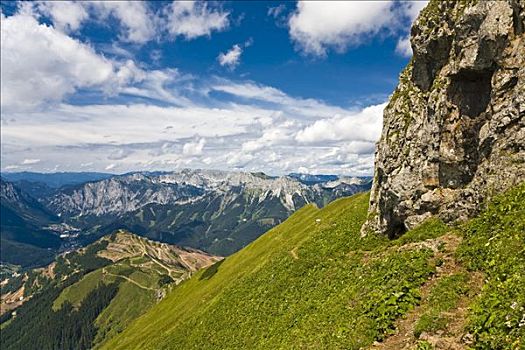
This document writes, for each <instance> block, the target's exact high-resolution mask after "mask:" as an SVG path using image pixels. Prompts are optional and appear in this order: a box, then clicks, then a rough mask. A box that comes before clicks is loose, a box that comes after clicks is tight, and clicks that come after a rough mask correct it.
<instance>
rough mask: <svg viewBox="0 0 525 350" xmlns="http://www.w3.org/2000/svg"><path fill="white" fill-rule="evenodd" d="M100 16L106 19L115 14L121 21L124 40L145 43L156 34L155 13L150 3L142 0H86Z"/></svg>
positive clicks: (85, 4)
mask: <svg viewBox="0 0 525 350" xmlns="http://www.w3.org/2000/svg"><path fill="white" fill-rule="evenodd" d="M84 6H91V7H92V8H93V9H94V11H95V13H96V14H97V15H98V17H99V18H101V19H102V20H104V18H106V17H108V16H113V17H115V18H116V19H118V21H119V22H120V24H121V26H122V33H121V34H120V38H121V39H122V40H123V41H128V42H134V43H140V44H143V43H145V42H147V41H149V40H151V39H152V38H153V37H154V36H155V23H154V19H155V15H154V14H153V13H152V12H151V11H150V10H149V8H148V4H147V3H146V2H142V1H98V2H91V3H90V2H86V3H84Z"/></svg>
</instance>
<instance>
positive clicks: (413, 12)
mask: <svg viewBox="0 0 525 350" xmlns="http://www.w3.org/2000/svg"><path fill="white" fill-rule="evenodd" d="M427 4H428V1H426V0H425V1H405V2H402V3H401V8H402V9H403V12H404V13H405V15H406V16H407V17H408V19H409V20H410V23H412V22H414V21H415V20H416V18H417V16H418V15H419V12H421V10H422V9H423V8H424V7H425V6H426V5H427ZM396 53H397V54H399V55H401V56H405V57H410V56H412V46H411V45H410V35H409V34H407V35H406V36H402V37H400V38H399V39H398V41H397V45H396Z"/></svg>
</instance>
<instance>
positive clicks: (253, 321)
mask: <svg viewBox="0 0 525 350" xmlns="http://www.w3.org/2000/svg"><path fill="white" fill-rule="evenodd" d="M524 204H525V185H522V186H520V187H518V188H516V189H514V190H513V191H510V192H509V193H507V194H505V195H503V196H500V197H498V198H497V199H496V200H495V202H494V204H492V205H491V206H489V208H488V209H487V210H486V211H485V212H484V213H483V214H482V215H480V216H479V218H477V219H475V220H472V221H471V222H469V223H466V224H465V225H462V226H460V227H457V228H454V229H451V228H448V227H446V226H445V225H443V224H442V223H441V222H439V221H438V220H435V219H431V220H429V221H427V222H426V223H425V224H423V225H422V226H421V227H420V228H418V229H416V230H413V231H410V232H408V233H407V234H406V235H405V236H403V237H402V238H401V239H398V240H395V241H389V240H387V239H386V238H385V237H377V236H368V237H366V238H360V235H359V229H360V226H361V224H362V223H363V222H364V220H365V216H366V209H367V205H368V198H367V195H365V194H361V195H356V196H353V197H351V198H346V199H340V200H337V201H335V202H333V203H332V204H330V205H328V206H327V207H326V208H324V209H322V210H318V209H316V208H315V207H313V206H307V207H305V208H303V209H302V210H300V211H298V212H297V213H296V214H294V215H293V216H292V217H291V218H290V219H288V220H287V221H286V222H284V223H283V224H281V225H280V226H278V227H276V228H274V229H272V230H271V231H269V232H268V233H266V234H265V235H263V236H262V237H260V238H259V239H258V240H256V241H255V242H253V243H252V244H250V245H249V246H248V247H246V248H245V249H243V250H241V251H240V252H238V253H236V254H234V255H232V256H230V257H228V258H227V259H225V260H224V261H221V262H219V263H216V264H215V265H213V266H211V267H209V268H208V269H207V270H204V271H202V272H200V273H198V274H196V275H195V276H193V277H192V278H191V279H190V280H188V281H186V282H184V283H183V284H181V285H179V286H178V287H177V288H175V289H174V290H173V291H172V292H171V293H170V294H169V295H168V296H167V297H166V298H165V299H164V300H163V301H162V302H161V303H159V304H157V305H156V306H154V307H153V308H152V309H150V310H149V311H148V312H147V313H146V314H145V315H143V316H142V317H140V318H138V319H137V320H136V321H135V322H133V323H132V324H131V326H130V327H129V328H127V329H126V330H125V331H124V332H122V333H121V334H119V335H118V336H116V337H115V338H113V339H110V340H109V341H108V342H107V343H105V344H102V348H105V349H295V348H305V349H359V348H367V347H372V348H375V347H379V348H383V349H398V348H400V346H401V347H403V346H405V345H407V344H408V345H410V344H411V345H412V347H414V348H425V349H427V348H428V349H432V348H433V344H434V345H435V344H436V342H437V341H445V342H447V344H451V345H455V346H460V347H467V346H470V347H472V348H475V349H520V348H521V347H522V346H523V345H524V344H523V339H525V335H524V332H525V313H524V307H525V300H524V299H523V295H525V277H524V275H523V271H525V251H524V249H525V235H524V232H525V227H524V226H525V219H524V218H525V215H523V214H524V212H523V209H522V208H524V207H525V205H524ZM458 245H459V248H458ZM479 276H481V277H479ZM484 281H485V283H484ZM458 305H459V306H458ZM402 316H404V317H402ZM433 320H435V321H436V322H434V321H433ZM396 327H397V328H398V329H402V330H408V331H409V332H407V333H405V332H403V333H402V334H401V332H399V331H395V328H396ZM466 333H469V334H470V338H471V341H470V345H467V344H466V343H465V340H464V339H468V338H469V337H467V338H464V335H465V334H466ZM419 337H421V338H419ZM422 339H425V340H422ZM374 341H383V343H374ZM378 344H379V345H378Z"/></svg>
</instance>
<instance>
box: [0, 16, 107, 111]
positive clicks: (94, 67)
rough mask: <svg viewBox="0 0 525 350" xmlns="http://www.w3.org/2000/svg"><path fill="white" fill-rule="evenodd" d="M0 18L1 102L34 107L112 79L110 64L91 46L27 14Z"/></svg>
mask: <svg viewBox="0 0 525 350" xmlns="http://www.w3.org/2000/svg"><path fill="white" fill-rule="evenodd" d="M1 16H2V19H1V20H2V27H1V48H2V55H1V68H2V74H1V76H0V78H1V82H2V91H1V96H2V105H3V106H5V107H9V106H19V107H27V108H32V107H34V106H36V105H39V104H40V103H42V102H44V101H59V100H61V99H62V98H63V97H64V96H65V95H67V94H69V93H72V92H74V91H75V90H76V89H77V88H88V87H94V86H101V85H103V84H105V83H107V82H108V81H109V80H110V79H111V78H112V76H113V73H114V67H113V65H112V63H111V62H110V61H108V60H107V59H105V58H104V57H101V56H99V55H97V54H96V53H95V51H94V50H93V49H92V48H91V47H90V46H88V45H86V44H83V43H81V42H79V41H77V40H75V39H72V38H70V37H69V36H67V35H65V34H63V33H61V32H59V31H57V30H55V29H54V28H53V27H50V26H47V25H45V24H39V23H38V21H37V20H36V19H35V18H34V17H32V16H30V15H26V14H19V15H14V16H10V17H3V15H1Z"/></svg>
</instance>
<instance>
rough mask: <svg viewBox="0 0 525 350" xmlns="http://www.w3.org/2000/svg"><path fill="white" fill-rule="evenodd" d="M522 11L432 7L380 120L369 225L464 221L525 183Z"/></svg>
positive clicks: (511, 5) (455, 4) (393, 229)
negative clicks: (485, 203) (437, 219)
mask: <svg viewBox="0 0 525 350" xmlns="http://www.w3.org/2000/svg"><path fill="white" fill-rule="evenodd" d="M524 31H525V1H522V0H507V1H434V0H432V1H431V2H430V3H429V4H428V5H427V7H426V8H425V9H424V10H423V11H422V12H421V14H420V16H419V18H418V19H417V21H416V22H415V23H414V25H413V27H412V32H411V43H412V49H413V52H414V55H413V58H412V60H411V62H410V63H409V65H408V66H407V67H406V69H405V70H404V71H403V72H402V74H401V76H400V82H399V85H398V87H397V89H396V90H395V92H394V93H393V95H392V96H391V98H390V102H389V104H388V106H387V107H386V109H385V111H384V122H383V123H384V124H383V132H382V136H381V139H380V141H379V143H378V145H377V151H376V160H375V176H374V183H373V187H372V193H371V198H370V209H369V217H368V220H367V223H366V224H365V225H364V226H363V230H362V233H363V234H366V233H367V232H369V231H370V230H374V231H379V232H382V233H386V234H388V235H389V236H390V237H395V236H397V235H399V234H402V233H403V232H404V231H406V230H407V229H411V228H413V227H415V226H417V225H418V224H419V223H421V222H422V221H423V220H425V219H426V218H427V217H429V216H431V215H435V216H438V217H440V218H441V219H443V220H444V221H446V222H456V221H461V220H464V219H467V218H469V217H471V216H472V215H474V214H475V213H476V212H478V211H479V209H480V204H481V203H482V202H483V201H484V200H485V199H487V198H489V197H491V196H492V195H493V194H495V193H498V192H501V191H503V190H505V189H507V188H509V187H511V186H513V185H516V184H518V183H520V182H522V181H524V180H525V35H524Z"/></svg>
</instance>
